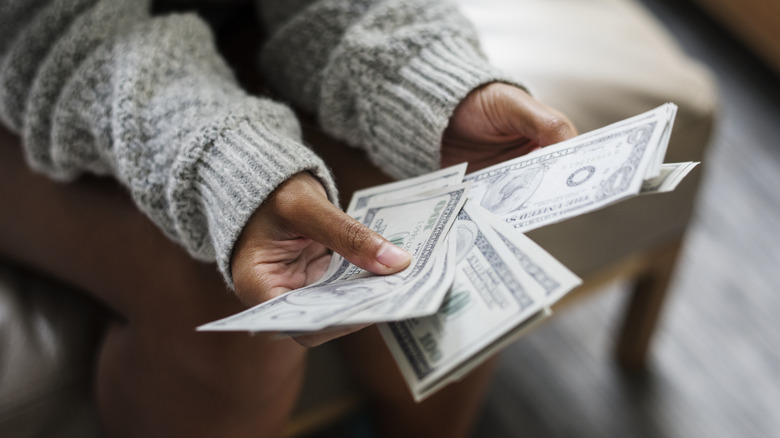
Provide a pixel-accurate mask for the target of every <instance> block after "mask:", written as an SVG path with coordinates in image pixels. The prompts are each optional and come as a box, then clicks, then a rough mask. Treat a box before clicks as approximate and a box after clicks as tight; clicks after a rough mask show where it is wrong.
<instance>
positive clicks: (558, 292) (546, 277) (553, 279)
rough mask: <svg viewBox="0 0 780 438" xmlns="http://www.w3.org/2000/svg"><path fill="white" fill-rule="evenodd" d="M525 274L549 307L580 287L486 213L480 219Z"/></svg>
mask: <svg viewBox="0 0 780 438" xmlns="http://www.w3.org/2000/svg"><path fill="white" fill-rule="evenodd" d="M481 217H482V218H483V220H485V221H486V222H487V223H488V224H490V227H491V228H492V229H493V231H495V232H496V234H497V235H498V237H499V238H500V239H501V241H502V242H503V243H504V245H506V247H507V248H508V249H509V251H510V252H511V253H512V255H513V256H514V257H515V259H517V261H518V262H519V263H520V266H522V269H523V272H525V273H527V274H528V275H529V276H530V277H531V278H532V279H533V280H534V281H535V282H536V283H538V284H539V286H541V288H542V289H543V290H544V297H545V304H546V305H547V306H552V305H553V304H555V303H556V302H558V300H560V299H561V298H563V297H564V295H566V294H567V293H569V292H570V291H571V290H572V289H574V288H576V287H577V286H579V285H581V284H582V279H581V278H579V277H578V276H577V275H576V274H575V273H574V272H572V271H570V270H569V268H567V267H566V266H564V265H563V264H562V263H561V262H559V261H558V259H556V258H555V257H553V256H552V255H550V253H548V252H547V251H545V250H544V249H543V248H542V247H541V246H539V245H538V244H537V243H536V242H534V241H533V240H531V239H530V238H528V237H527V236H526V235H525V234H522V233H519V232H517V231H516V230H514V229H513V228H512V227H510V226H509V225H508V224H507V223H506V222H504V221H502V220H501V219H499V218H498V217H496V216H495V215H493V214H490V213H488V212H485V214H483V215H482V216H481Z"/></svg>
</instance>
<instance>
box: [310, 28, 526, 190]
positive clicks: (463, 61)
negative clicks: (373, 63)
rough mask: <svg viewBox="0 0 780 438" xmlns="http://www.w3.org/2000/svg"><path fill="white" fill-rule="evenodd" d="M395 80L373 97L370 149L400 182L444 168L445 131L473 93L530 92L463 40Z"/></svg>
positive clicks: (443, 45) (437, 46)
mask: <svg viewBox="0 0 780 438" xmlns="http://www.w3.org/2000/svg"><path fill="white" fill-rule="evenodd" d="M395 79H396V80H397V82H395V81H393V82H389V81H388V82H383V83H381V85H380V88H379V90H378V91H379V93H376V95H373V96H371V97H369V99H372V100H373V102H372V103H371V106H372V107H374V111H373V113H374V116H375V117H376V120H375V123H374V124H373V125H372V126H371V136H372V137H373V138H372V141H371V142H370V143H371V144H369V145H368V146H369V154H370V155H371V156H372V158H373V160H374V161H375V162H376V163H378V164H379V163H381V165H382V168H383V169H385V170H386V171H387V172H388V173H390V174H391V175H392V176H394V177H396V178H408V177H411V176H415V175H419V174H423V173H427V172H431V171H433V170H435V169H438V168H439V167H440V164H441V141H442V136H443V134H444V130H445V129H446V128H447V125H448V123H449V120H450V118H451V117H452V114H453V113H454V112H455V108H456V107H457V106H458V104H459V103H460V102H461V101H462V100H463V99H464V98H465V97H466V96H467V95H468V94H469V93H470V92H471V91H473V90H475V89H476V88H478V87H480V86H482V85H486V84H489V83H492V82H504V83H509V84H512V85H516V86H518V87H521V88H523V89H525V88H524V87H523V86H522V85H520V83H519V81H517V80H515V79H514V78H512V77H510V76H508V75H507V74H505V73H503V72H501V71H499V70H498V69H496V68H494V67H492V66H491V65H489V64H488V62H487V61H486V60H485V58H484V56H483V55H482V54H481V53H480V52H479V51H478V49H476V48H475V47H474V45H473V43H471V42H470V41H466V40H463V39H447V40H440V41H437V42H434V43H432V44H429V45H427V46H426V47H425V48H424V49H422V50H421V51H420V53H419V54H418V55H417V56H415V57H414V58H412V59H411V60H410V62H409V63H408V64H407V65H406V66H404V67H403V68H402V69H401V70H400V71H399V74H398V76H397V77H396V78H395ZM321 113H324V112H321Z"/></svg>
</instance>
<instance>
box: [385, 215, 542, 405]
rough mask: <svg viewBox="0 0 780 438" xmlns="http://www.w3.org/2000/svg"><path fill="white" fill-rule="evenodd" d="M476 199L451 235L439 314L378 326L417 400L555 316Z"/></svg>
mask: <svg viewBox="0 0 780 438" xmlns="http://www.w3.org/2000/svg"><path fill="white" fill-rule="evenodd" d="M471 203H472V201H469V202H467V203H466V205H465V206H464V208H463V210H462V211H461V212H460V213H459V215H458V221H457V222H456V223H455V224H454V225H453V228H452V230H451V232H450V234H451V235H450V239H454V240H455V242H456V263H457V270H456V273H455V282H454V283H453V286H452V288H451V289H450V290H449V292H448V294H447V297H446V298H445V300H444V303H443V304H442V306H441V308H440V309H439V311H438V312H437V313H436V314H434V315H432V316H427V317H423V318H412V319H408V320H403V321H399V322H390V323H384V324H380V325H379V329H380V331H381V333H382V336H383V338H384V340H385V342H386V343H387V345H388V347H389V349H390V351H391V353H392V355H393V357H394V358H395V361H396V362H397V364H398V366H399V368H400V370H401V372H402V374H403V375H404V378H405V379H406V381H407V384H408V385H409V387H410V389H411V391H412V394H413V396H414V398H415V399H416V400H421V399H423V398H425V397H427V396H428V395H429V394H431V393H433V392H434V391H436V390H437V389H438V388H440V387H442V386H443V385H445V384H447V383H448V382H450V381H452V380H453V379H458V378H460V377H461V376H463V375H464V374H465V373H467V372H468V371H470V370H471V369H473V368H474V367H476V366H477V365H479V364H480V363H482V362H484V361H485V360H486V359H487V358H488V357H490V355H492V354H493V353H495V352H497V351H498V350H499V349H501V348H503V347H504V346H506V345H507V344H508V343H509V342H511V341H512V340H514V339H516V338H517V337H518V336H519V335H520V334H522V332H523V331H524V330H527V329H528V327H529V326H530V325H531V324H532V322H531V321H533V323H537V322H538V321H540V320H541V319H544V318H545V317H546V316H547V315H549V313H550V312H549V309H548V308H547V306H546V298H545V296H544V293H545V291H544V289H543V288H542V286H540V284H539V283H538V282H537V281H535V280H534V279H533V278H531V276H530V275H529V274H528V273H526V272H525V271H524V270H523V267H522V266H521V265H520V263H519V262H518V261H517V259H516V257H515V256H514V255H513V254H512V253H511V252H510V251H509V249H508V248H507V247H506V246H505V245H504V243H503V242H502V240H501V239H500V238H499V236H498V235H497V234H496V233H495V232H493V230H492V228H491V227H490V225H489V224H488V223H487V222H486V221H485V220H484V219H480V218H479V216H480V215H481V214H482V213H481V212H480V210H478V209H476V208H473V207H472V206H471V205H470V204H471Z"/></svg>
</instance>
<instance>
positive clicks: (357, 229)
mask: <svg viewBox="0 0 780 438" xmlns="http://www.w3.org/2000/svg"><path fill="white" fill-rule="evenodd" d="M343 226H344V232H343V233H342V235H341V238H342V239H343V242H342V243H343V244H344V248H345V249H346V250H347V251H350V252H352V253H361V252H362V251H363V250H365V249H366V248H367V247H368V246H369V245H370V243H371V241H372V239H371V233H370V231H369V230H368V229H367V228H366V227H365V226H364V225H363V224H361V223H360V222H357V221H354V220H351V219H346V220H345V223H344V225H343Z"/></svg>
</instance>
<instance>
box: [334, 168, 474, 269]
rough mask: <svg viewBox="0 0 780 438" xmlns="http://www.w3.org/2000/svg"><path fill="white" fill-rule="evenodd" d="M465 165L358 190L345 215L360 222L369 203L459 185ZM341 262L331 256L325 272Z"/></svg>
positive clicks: (340, 258) (335, 256)
mask: <svg viewBox="0 0 780 438" xmlns="http://www.w3.org/2000/svg"><path fill="white" fill-rule="evenodd" d="M467 165H468V163H461V164H457V165H455V166H450V167H446V168H444V169H440V170H437V171H435V172H431V173H427V174H425V175H420V176H417V177H414V178H408V179H403V180H399V181H394V182H390V183H387V184H380V185H378V186H373V187H369V188H365V189H362V190H358V191H356V192H355V193H353V194H352V199H350V201H349V206H348V207H347V211H346V213H347V214H348V215H350V216H352V217H353V218H355V219H356V220H358V221H360V220H361V219H362V216H363V214H365V211H366V209H367V208H368V205H369V203H374V204H376V203H382V202H384V203H387V202H388V201H392V200H395V199H409V198H412V197H414V196H416V195H419V194H422V193H425V192H427V191H431V190H436V189H440V188H443V187H448V186H452V185H457V184H460V183H462V182H463V176H464V175H465V174H466V166H467ZM393 243H397V242H393ZM342 262H343V258H342V257H341V255H339V254H333V257H332V258H331V261H330V265H329V266H328V269H327V272H328V273H330V272H331V271H332V270H334V269H337V268H338V266H339V265H340V264H341V263H342Z"/></svg>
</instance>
